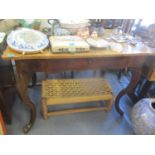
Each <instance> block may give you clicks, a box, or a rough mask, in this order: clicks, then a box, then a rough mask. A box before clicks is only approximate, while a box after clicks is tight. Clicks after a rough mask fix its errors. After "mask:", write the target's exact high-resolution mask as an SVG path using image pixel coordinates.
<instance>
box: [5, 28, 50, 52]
mask: <svg viewBox="0 0 155 155" xmlns="http://www.w3.org/2000/svg"><path fill="white" fill-rule="evenodd" d="M7 44H8V46H9V47H10V48H12V49H14V50H16V51H18V52H22V53H24V54H25V53H36V52H40V51H42V50H43V49H45V48H46V47H47V46H48V44H49V40H48V38H47V36H46V35H45V34H43V33H42V32H39V31H37V30H33V29H29V28H19V29H17V30H15V31H12V32H11V33H10V34H9V35H8V37H7Z"/></svg>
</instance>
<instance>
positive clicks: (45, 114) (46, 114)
mask: <svg viewBox="0 0 155 155" xmlns="http://www.w3.org/2000/svg"><path fill="white" fill-rule="evenodd" d="M42 114H43V117H44V119H45V120H46V119H47V118H48V108H47V104H46V100H45V99H42Z"/></svg>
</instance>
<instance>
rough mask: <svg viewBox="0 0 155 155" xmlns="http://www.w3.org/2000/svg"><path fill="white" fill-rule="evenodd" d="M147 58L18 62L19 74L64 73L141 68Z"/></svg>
mask: <svg viewBox="0 0 155 155" xmlns="http://www.w3.org/2000/svg"><path fill="white" fill-rule="evenodd" d="M144 61H145V57H115V58H114V57H107V58H76V59H36V60H17V61H16V67H17V73H21V72H27V73H28V72H51V73H52V72H53V73H56V72H63V71H69V70H87V69H92V70H96V69H106V70H108V69H122V68H126V67H128V68H141V67H142V65H143V63H144Z"/></svg>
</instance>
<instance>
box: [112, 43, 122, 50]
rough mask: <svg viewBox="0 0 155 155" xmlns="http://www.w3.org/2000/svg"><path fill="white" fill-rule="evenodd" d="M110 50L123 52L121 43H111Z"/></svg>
mask: <svg viewBox="0 0 155 155" xmlns="http://www.w3.org/2000/svg"><path fill="white" fill-rule="evenodd" d="M110 48H111V49H112V50H113V51H117V52H121V51H122V50H123V46H122V45H121V44H119V43H114V42H111V43H110Z"/></svg>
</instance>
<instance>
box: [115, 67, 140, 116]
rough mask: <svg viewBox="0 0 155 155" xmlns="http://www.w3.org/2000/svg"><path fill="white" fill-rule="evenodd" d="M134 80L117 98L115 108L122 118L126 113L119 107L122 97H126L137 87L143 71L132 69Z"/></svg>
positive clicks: (132, 79)
mask: <svg viewBox="0 0 155 155" xmlns="http://www.w3.org/2000/svg"><path fill="white" fill-rule="evenodd" d="M131 71H132V78H131V81H130V83H129V85H128V86H127V88H125V89H123V90H122V91H121V92H120V93H119V94H118V95H117V97H116V100H115V108H116V110H117V112H118V113H119V114H120V115H121V116H122V115H123V114H124V113H123V111H122V110H121V109H120V106H119V101H120V99H121V97H122V96H124V95H125V94H127V93H131V92H132V91H133V89H134V87H135V85H136V84H137V82H138V81H139V80H140V77H141V69H139V68H138V69H135V68H134V69H132V70H131Z"/></svg>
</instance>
